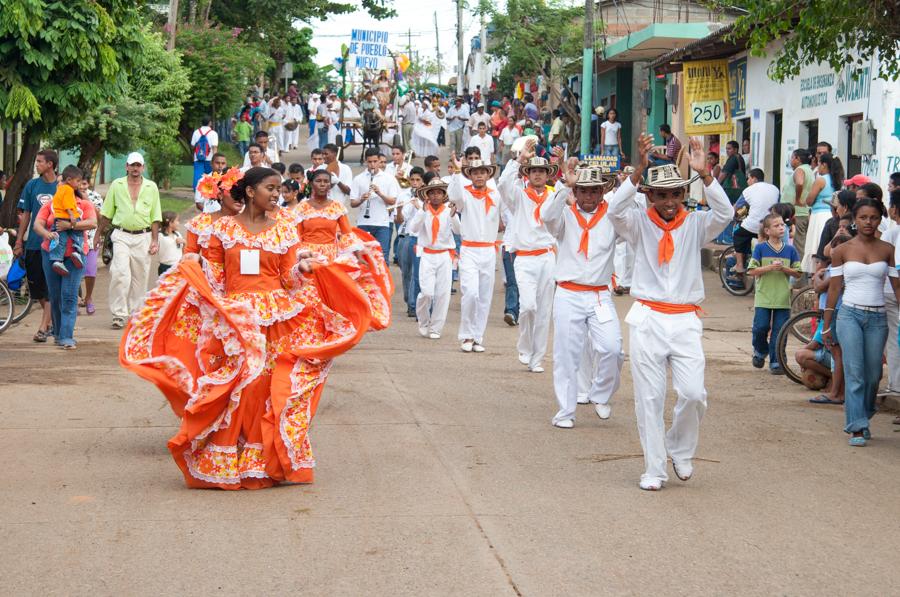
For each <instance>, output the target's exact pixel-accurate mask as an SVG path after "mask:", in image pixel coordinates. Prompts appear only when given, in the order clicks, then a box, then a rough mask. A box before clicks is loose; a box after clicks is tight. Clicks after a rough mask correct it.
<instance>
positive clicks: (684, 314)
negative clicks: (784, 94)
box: [609, 135, 734, 491]
mask: <svg viewBox="0 0 900 597" xmlns="http://www.w3.org/2000/svg"><path fill="white" fill-rule="evenodd" d="M652 145H653V138H652V137H651V136H649V135H641V136H640V138H639V139H638V147H639V150H640V151H639V154H640V161H639V166H638V168H637V169H636V170H635V172H634V173H633V174H632V175H631V177H630V179H628V180H625V181H624V182H623V183H622V186H621V187H619V190H618V191H617V192H616V194H615V195H614V196H613V199H612V201H611V202H610V206H609V217H610V218H611V219H612V222H613V224H614V225H615V228H616V232H617V233H618V234H620V235H621V236H624V237H625V238H626V240H627V241H628V242H629V243H631V245H632V246H633V247H634V252H635V266H634V277H633V280H632V286H631V296H633V297H634V298H635V300H636V302H635V303H634V305H633V306H632V308H631V310H630V311H629V312H628V315H627V317H626V318H625V322H626V323H627V324H629V326H630V336H629V350H630V357H631V358H630V360H631V375H632V377H633V379H634V409H635V414H636V416H637V425H638V433H639V434H640V437H641V446H642V447H643V450H644V464H645V471H644V474H643V475H641V481H640V488H641V489H645V490H649V491H656V490H659V489H661V488H662V486H663V484H664V483H665V482H666V481H667V480H668V475H667V474H666V459H667V453H668V456H671V458H672V466H673V468H674V470H675V475H676V476H677V477H678V478H679V479H681V480H682V481H687V480H688V479H690V478H691V475H692V474H693V462H692V460H693V457H694V452H695V451H696V449H697V441H698V436H699V431H700V420H701V419H702V418H703V414H704V412H705V411H706V389H705V387H704V383H703V373H704V367H705V365H706V360H705V357H704V353H703V344H702V336H703V323H702V322H701V321H700V318H699V316H698V314H697V312H698V311H699V310H700V307H699V303H700V302H701V301H702V300H703V298H704V292H703V276H702V273H701V265H700V249H701V247H702V246H703V245H704V244H705V243H708V242H709V241H711V240H712V239H714V238H715V237H716V236H717V235H718V234H719V233H721V232H722V230H724V229H725V226H727V225H728V224H729V222H731V218H732V217H733V215H734V213H733V210H732V207H731V203H730V202H729V200H728V196H727V195H726V194H725V191H724V190H723V189H722V187H721V186H720V185H719V183H718V182H716V181H715V179H714V178H713V177H712V176H710V174H709V170H708V167H707V164H706V156H705V154H704V152H703V147H702V146H701V143H700V139H699V138H696V137H695V138H692V139H691V142H690V148H691V158H690V166H691V168H693V169H694V170H695V171H696V172H698V174H699V178H701V179H702V180H703V184H704V185H705V187H706V189H705V191H706V193H705V194H706V200H707V202H708V204H709V206H710V208H711V209H710V211H695V212H688V211H687V210H685V208H684V206H683V205H682V201H683V200H684V198H685V189H686V188H687V186H688V185H689V184H690V183H691V182H693V181H694V180H695V179H696V177H695V178H692V179H690V180H683V179H682V178H681V176H680V175H679V173H678V170H677V168H676V167H675V166H674V165H672V164H666V165H663V166H658V167H655V168H650V169H649V171H648V176H647V181H646V183H644V184H643V185H642V186H641V190H643V191H644V193H645V194H646V196H647V203H648V204H649V205H650V208H649V209H648V210H646V211H640V210H637V209H634V204H635V203H634V202H635V194H636V192H637V187H638V185H640V184H641V173H642V172H643V171H644V170H645V169H646V168H647V167H648V164H649V160H648V157H647V154H648V153H649V151H650V148H651V146H652ZM667 365H668V366H670V367H671V369H672V386H673V387H674V389H675V393H676V394H677V402H676V404H675V411H674V415H673V419H672V426H671V427H670V428H669V431H668V433H666V431H665V421H664V420H663V410H664V407H665V402H666V366H667Z"/></svg>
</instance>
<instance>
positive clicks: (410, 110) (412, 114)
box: [400, 91, 419, 151]
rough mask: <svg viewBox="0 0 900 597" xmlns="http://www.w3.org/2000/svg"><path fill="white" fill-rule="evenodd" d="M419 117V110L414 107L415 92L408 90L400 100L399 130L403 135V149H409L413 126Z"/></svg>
mask: <svg viewBox="0 0 900 597" xmlns="http://www.w3.org/2000/svg"><path fill="white" fill-rule="evenodd" d="M418 119H419V110H418V108H416V94H415V92H413V91H410V92H409V93H408V94H407V95H406V97H404V98H403V99H402V100H401V101H400V122H401V125H400V132H401V135H402V137H403V149H405V150H406V151H409V150H410V148H411V147H410V141H411V139H412V132H413V127H415V126H416V121H417V120H418Z"/></svg>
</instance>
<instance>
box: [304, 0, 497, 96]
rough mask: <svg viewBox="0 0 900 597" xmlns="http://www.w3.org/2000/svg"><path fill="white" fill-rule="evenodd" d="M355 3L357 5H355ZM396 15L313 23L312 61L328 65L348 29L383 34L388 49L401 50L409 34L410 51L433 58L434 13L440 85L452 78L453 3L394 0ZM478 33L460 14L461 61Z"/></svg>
mask: <svg viewBox="0 0 900 597" xmlns="http://www.w3.org/2000/svg"><path fill="white" fill-rule="evenodd" d="M357 4H359V3H357ZM393 6H394V9H395V10H396V11H397V16H396V17H394V18H391V19H385V20H383V21H378V20H376V19H373V18H372V17H370V16H369V13H367V12H366V11H365V10H362V9H360V10H359V11H357V12H355V13H351V14H345V15H337V16H334V17H331V18H330V19H328V20H327V21H314V22H313V23H312V29H313V46H314V47H315V48H316V49H317V50H318V51H319V53H318V54H317V55H316V62H317V63H318V64H320V65H325V64H331V62H332V61H333V60H334V59H335V58H337V57H338V56H339V55H340V52H341V44H342V43H349V42H350V31H351V29H374V30H378V31H387V32H388V34H389V42H388V46H389V47H390V48H391V49H392V50H399V51H405V50H406V46H407V39H408V36H407V33H408V32H410V31H411V32H412V38H411V39H412V47H413V50H414V51H415V50H418V51H419V55H420V57H429V58H434V57H436V55H437V53H436V51H435V32H434V13H435V11H437V18H438V33H439V35H440V46H441V56H442V57H443V58H442V60H441V62H442V64H443V66H444V72H443V77H442V81H443V82H444V83H446V82H447V80H448V79H449V78H450V77H452V76H454V74H455V72H456V71H455V68H456V3H455V2H451V1H449V0H444V1H435V0H394V1H393ZM478 33H479V22H478V18H477V17H475V16H474V15H473V14H472V13H471V12H470V11H468V10H465V11H464V13H463V40H464V42H463V51H464V54H463V60H466V59H468V57H469V43H470V40H471V39H472V37H474V36H476V35H478Z"/></svg>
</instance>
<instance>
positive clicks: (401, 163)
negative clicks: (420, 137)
mask: <svg viewBox="0 0 900 597" xmlns="http://www.w3.org/2000/svg"><path fill="white" fill-rule="evenodd" d="M412 159H413V152H412V150H410V151H407V152H406V153H403V148H402V147H400V146H399V145H394V146H393V147H391V163H390V164H388V165H387V167H386V168H385V169H384V171H385V172H387V173H388V174H390V175H391V176H393V177H394V178H396V179H397V184H398V185H400V188H401V189H408V188H409V171H410V170H411V169H412Z"/></svg>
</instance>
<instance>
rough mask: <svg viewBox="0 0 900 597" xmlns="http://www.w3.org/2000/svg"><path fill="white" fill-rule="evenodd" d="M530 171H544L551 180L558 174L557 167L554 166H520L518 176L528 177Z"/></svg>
mask: <svg viewBox="0 0 900 597" xmlns="http://www.w3.org/2000/svg"><path fill="white" fill-rule="evenodd" d="M531 170H546V171H547V176H549V177H550V178H553V177H554V176H556V175H557V174H559V166H557V165H556V164H547V165H546V166H522V167H521V168H519V174H521V175H522V176H528V173H529V172H530V171H531Z"/></svg>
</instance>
